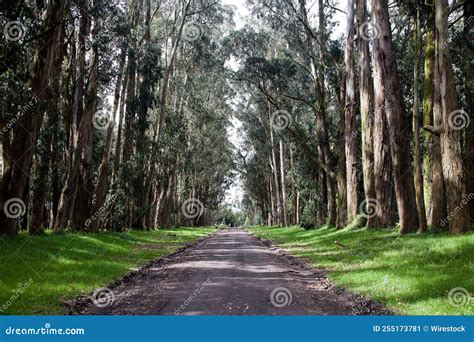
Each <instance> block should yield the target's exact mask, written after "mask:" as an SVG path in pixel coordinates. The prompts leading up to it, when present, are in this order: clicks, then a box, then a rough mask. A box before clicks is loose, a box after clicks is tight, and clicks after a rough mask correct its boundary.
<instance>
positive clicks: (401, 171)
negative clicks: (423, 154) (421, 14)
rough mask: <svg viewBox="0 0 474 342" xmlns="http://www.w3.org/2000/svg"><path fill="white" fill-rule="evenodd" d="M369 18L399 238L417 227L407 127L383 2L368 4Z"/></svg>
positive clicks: (384, 1) (385, 4)
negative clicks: (381, 86) (374, 34)
mask: <svg viewBox="0 0 474 342" xmlns="http://www.w3.org/2000/svg"><path fill="white" fill-rule="evenodd" d="M372 16H373V21H374V26H375V27H377V29H378V30H379V33H380V34H379V35H378V37H374V39H373V40H374V47H373V50H374V65H377V68H378V70H379V71H380V72H381V75H380V77H381V78H382V81H383V84H384V95H385V115H386V118H387V124H388V131H389V137H390V153H391V157H392V165H393V179H394V183H395V193H396V200H397V208H398V213H399V216H400V234H406V233H411V232H414V231H416V229H417V226H418V213H417V210H416V201H415V186H414V181H413V171H412V169H411V156H410V144H409V143H410V139H409V132H410V130H411V127H410V126H411V125H410V123H409V120H407V117H406V115H405V108H404V104H403V102H402V99H403V94H402V89H401V83H400V78H399V74H398V68H397V62H396V60H395V50H394V47H393V42H392V34H391V30H390V19H389V14H388V4H387V0H380V1H373V2H372ZM376 87H377V84H376ZM376 186H377V184H376Z"/></svg>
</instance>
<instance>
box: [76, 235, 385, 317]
mask: <svg viewBox="0 0 474 342" xmlns="http://www.w3.org/2000/svg"><path fill="white" fill-rule="evenodd" d="M109 289H110V290H108V291H106V292H104V293H103V294H104V296H102V297H100V296H98V297H99V300H96V301H95V304H94V303H93V302H91V301H90V300H88V301H82V304H79V302H78V303H76V304H75V306H74V307H75V309H73V311H72V312H73V313H81V314H92V315H354V314H388V313H389V312H388V311H387V310H385V309H384V308H383V307H382V306H380V305H378V304H376V303H374V302H372V301H367V300H365V299H364V298H362V297H360V296H358V295H355V294H352V293H350V292H348V291H346V290H342V289H340V288H337V287H335V286H334V285H333V284H332V283H331V282H330V281H328V280H327V278H326V277H325V276H324V272H321V271H316V270H314V269H311V268H310V267H308V266H306V265H304V264H303V263H301V262H300V261H298V260H297V259H295V258H293V257H291V256H289V255H287V254H286V253H284V252H283V251H281V250H280V249H278V248H276V247H272V246H271V245H269V244H268V243H265V242H263V241H261V240H259V239H257V238H256V237H254V236H253V235H251V234H249V233H248V232H246V231H245V230H243V229H240V228H228V229H223V230H221V231H219V232H217V233H216V234H214V235H213V236H211V237H209V238H206V239H204V240H202V241H200V242H199V243H197V244H196V245H194V246H192V247H190V248H187V249H185V250H184V251H181V252H179V253H176V254H174V255H171V256H169V257H167V258H162V259H159V260H157V261H155V262H153V263H151V264H150V265H149V266H147V267H146V268H144V269H142V270H140V271H139V272H137V273H135V274H132V275H131V276H129V277H126V278H124V279H123V280H121V281H120V282H117V283H116V284H115V285H111V286H109ZM112 294H113V296H112ZM112 299H113V302H112ZM97 304H98V305H99V306H97ZM74 311H75V312H74Z"/></svg>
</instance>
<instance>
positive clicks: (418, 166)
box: [413, 10, 427, 233]
mask: <svg viewBox="0 0 474 342" xmlns="http://www.w3.org/2000/svg"><path fill="white" fill-rule="evenodd" d="M420 35H421V30H420V12H419V10H417V13H416V20H415V29H414V37H413V40H414V53H415V57H414V60H413V138H414V142H415V146H414V148H415V155H414V158H415V160H414V165H415V192H416V203H417V208H418V221H419V223H420V227H419V230H418V231H419V232H420V233H424V232H426V230H427V223H426V209H425V196H424V193H423V190H424V188H423V170H422V162H423V159H422V155H423V154H422V151H421V144H420V134H421V132H420V121H419V120H420V115H419V108H418V107H419V96H418V91H419V82H418V79H419V77H420V75H418V67H419V64H420V45H421V37H420Z"/></svg>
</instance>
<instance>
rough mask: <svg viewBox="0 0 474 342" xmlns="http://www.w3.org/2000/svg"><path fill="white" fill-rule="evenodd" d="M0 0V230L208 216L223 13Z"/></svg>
mask: <svg viewBox="0 0 474 342" xmlns="http://www.w3.org/2000/svg"><path fill="white" fill-rule="evenodd" d="M0 6H1V21H2V33H3V34H2V36H1V40H2V41H1V48H0V55H1V62H0V73H1V79H2V82H1V86H0V92H1V96H2V101H1V105H0V106H1V113H2V115H1V120H0V131H1V154H2V158H1V160H2V170H1V171H2V173H1V183H0V187H1V194H0V206H1V207H2V209H3V210H1V211H0V235H15V234H17V233H18V232H19V231H20V230H24V231H28V232H29V233H30V234H41V233H42V232H43V231H44V230H45V229H52V230H54V231H56V232H61V231H65V230H71V229H72V230H81V231H88V232H98V231H101V230H108V231H121V230H124V229H129V228H139V229H149V228H154V227H158V226H172V225H179V224H182V225H184V224H186V225H202V224H209V223H210V222H213V220H214V218H213V215H214V210H215V209H216V208H217V207H218V205H219V203H220V202H221V201H222V199H223V197H224V193H225V190H226V188H227V187H228V186H229V184H230V179H231V176H232V173H233V159H234V158H233V153H234V152H233V147H232V144H231V143H230V141H229V139H228V135H227V133H226V129H227V127H228V125H229V120H230V116H231V113H232V110H231V108H230V107H229V104H228V102H227V101H226V99H227V98H229V97H231V96H233V93H234V91H233V89H232V88H231V87H230V86H229V84H228V82H227V81H226V78H225V77H223V75H224V74H225V65H224V64H225V61H226V60H227V58H228V55H229V51H228V50H227V49H225V48H224V46H223V45H222V42H221V39H220V37H222V36H224V35H225V34H226V32H227V30H229V27H230V26H229V23H230V22H231V18H232V10H231V8H229V7H226V6H223V5H222V4H220V3H219V2H217V1H205V0H203V1H192V0H179V1H167V0H158V1H151V0H119V1H106V0H46V1H29V0H28V1H26V0H22V1H8V2H2V4H1V5H0ZM216 147H218V148H216Z"/></svg>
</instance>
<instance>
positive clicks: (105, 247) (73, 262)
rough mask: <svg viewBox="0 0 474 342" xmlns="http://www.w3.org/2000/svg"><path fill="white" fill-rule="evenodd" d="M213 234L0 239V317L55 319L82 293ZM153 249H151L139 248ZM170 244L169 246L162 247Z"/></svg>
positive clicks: (186, 232)
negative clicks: (47, 316) (49, 316)
mask: <svg viewBox="0 0 474 342" xmlns="http://www.w3.org/2000/svg"><path fill="white" fill-rule="evenodd" d="M213 231H214V229H213V228H174V229H166V230H161V229H160V230H155V231H130V232H124V233H98V234H84V233H72V234H53V233H51V232H48V233H46V235H44V236H33V237H30V236H27V235H21V234H20V235H19V236H15V237H11V238H2V239H0V274H1V278H0V314H61V313H64V309H63V307H62V306H61V303H62V300H66V299H70V298H73V297H75V296H77V295H80V294H87V293H89V292H91V291H92V290H94V289H95V288H97V287H101V286H104V285H106V284H107V283H109V282H111V281H112V280H114V279H117V278H120V277H121V276H123V275H124V274H125V273H127V272H129V271H131V270H132V269H135V268H137V267H139V266H140V265H143V264H145V263H146V262H148V261H149V260H152V259H154V258H157V257H160V256H163V255H167V254H170V253H172V252H173V251H174V250H176V249H177V248H179V247H180V246H182V245H184V244H185V243H187V242H191V241H193V240H196V239H198V238H200V237H203V236H205V235H207V234H210V233H212V232H213ZM153 244H156V245H157V248H140V246H143V245H148V246H150V245H153ZM170 245H172V246H173V247H168V246H170Z"/></svg>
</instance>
